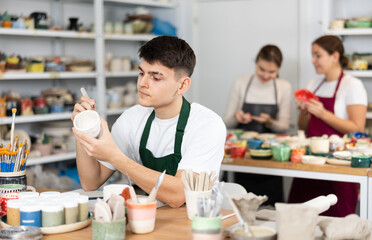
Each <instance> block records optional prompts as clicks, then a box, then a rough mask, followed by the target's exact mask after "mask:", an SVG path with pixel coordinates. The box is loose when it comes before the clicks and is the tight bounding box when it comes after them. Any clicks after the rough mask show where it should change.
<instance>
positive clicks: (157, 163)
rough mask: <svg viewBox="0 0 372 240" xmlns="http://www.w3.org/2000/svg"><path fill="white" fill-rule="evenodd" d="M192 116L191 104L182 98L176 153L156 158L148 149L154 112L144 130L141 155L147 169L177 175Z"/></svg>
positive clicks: (175, 145)
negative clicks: (186, 129)
mask: <svg viewBox="0 0 372 240" xmlns="http://www.w3.org/2000/svg"><path fill="white" fill-rule="evenodd" d="M189 115H190V103H189V102H188V101H186V99H185V98H184V97H182V107H181V113H180V116H179V118H178V122H177V131H176V137H175V142H174V153H173V154H169V155H167V156H164V157H160V158H156V157H154V155H153V154H152V152H151V151H150V150H148V149H147V148H146V145H147V140H148V138H149V135H150V129H151V123H152V121H153V120H154V118H155V110H154V111H152V113H151V114H150V116H149V118H148V119H147V122H146V126H145V129H144V130H143V133H142V137H141V142H140V147H139V153H140V156H141V160H142V163H143V165H144V166H145V167H148V168H150V169H152V170H155V171H158V172H162V171H164V170H166V173H167V174H169V175H172V176H175V175H176V173H177V168H178V163H179V162H180V161H181V158H182V155H181V145H182V139H183V134H184V132H185V128H186V124H187V120H188V119H189Z"/></svg>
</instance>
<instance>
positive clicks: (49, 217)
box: [41, 202, 65, 227]
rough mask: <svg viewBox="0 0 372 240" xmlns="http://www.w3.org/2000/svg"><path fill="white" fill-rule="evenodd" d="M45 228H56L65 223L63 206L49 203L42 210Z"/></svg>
mask: <svg viewBox="0 0 372 240" xmlns="http://www.w3.org/2000/svg"><path fill="white" fill-rule="evenodd" d="M41 218H42V226H43V227H54V226H59V225H62V224H64V223H65V214H64V208H63V205H62V204H57V203H53V202H51V203H49V204H46V205H43V206H42V208H41Z"/></svg>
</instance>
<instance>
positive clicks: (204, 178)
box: [182, 169, 217, 220]
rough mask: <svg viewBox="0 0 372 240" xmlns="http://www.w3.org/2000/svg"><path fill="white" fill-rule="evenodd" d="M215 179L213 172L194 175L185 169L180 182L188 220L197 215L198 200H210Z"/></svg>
mask: <svg viewBox="0 0 372 240" xmlns="http://www.w3.org/2000/svg"><path fill="white" fill-rule="evenodd" d="M216 179H217V176H216V173H215V171H212V172H211V173H210V174H208V173H207V172H201V173H200V174H194V172H193V171H192V170H191V169H186V170H185V171H183V172H182V181H183V184H184V185H185V198H186V210H187V217H188V218H189V219H190V220H192V219H193V217H194V216H195V215H196V213H197V204H198V198H203V197H204V198H211V195H212V186H213V184H214V182H215V181H216Z"/></svg>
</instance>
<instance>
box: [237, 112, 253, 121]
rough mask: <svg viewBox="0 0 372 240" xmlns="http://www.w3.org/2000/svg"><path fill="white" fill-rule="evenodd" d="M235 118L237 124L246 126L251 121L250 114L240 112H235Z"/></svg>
mask: <svg viewBox="0 0 372 240" xmlns="http://www.w3.org/2000/svg"><path fill="white" fill-rule="evenodd" d="M235 118H236V120H237V121H238V122H239V123H242V124H247V123H250V122H251V121H252V117H251V114H250V113H244V112H243V111H242V110H239V111H236V113H235Z"/></svg>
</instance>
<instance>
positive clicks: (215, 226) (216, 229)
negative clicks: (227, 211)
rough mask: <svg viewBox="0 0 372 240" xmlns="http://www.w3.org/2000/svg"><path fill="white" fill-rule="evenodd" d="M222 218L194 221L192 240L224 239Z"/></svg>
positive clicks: (195, 217)
mask: <svg viewBox="0 0 372 240" xmlns="http://www.w3.org/2000/svg"><path fill="white" fill-rule="evenodd" d="M221 228H222V222H221V216H218V217H211V218H208V217H199V216H194V218H193V219H192V236H193V237H192V239H193V240H202V239H209V240H220V239H222V231H221Z"/></svg>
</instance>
